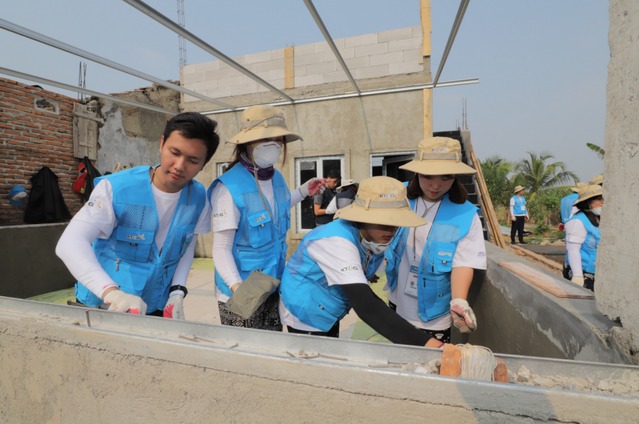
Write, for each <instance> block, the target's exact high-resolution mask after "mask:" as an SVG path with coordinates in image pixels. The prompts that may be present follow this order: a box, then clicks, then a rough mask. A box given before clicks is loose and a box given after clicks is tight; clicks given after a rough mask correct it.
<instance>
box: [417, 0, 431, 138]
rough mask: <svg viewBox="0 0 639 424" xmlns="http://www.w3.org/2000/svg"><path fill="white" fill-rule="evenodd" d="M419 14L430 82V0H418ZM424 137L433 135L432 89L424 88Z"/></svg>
mask: <svg viewBox="0 0 639 424" xmlns="http://www.w3.org/2000/svg"><path fill="white" fill-rule="evenodd" d="M419 14H420V18H421V24H422V64H423V65H424V71H425V73H426V78H427V82H432V80H433V76H432V74H431V72H430V54H431V39H430V34H431V21H430V0H420V2H419ZM423 120H424V138H428V137H432V136H433V90H432V89H431V88H427V89H424V116H423Z"/></svg>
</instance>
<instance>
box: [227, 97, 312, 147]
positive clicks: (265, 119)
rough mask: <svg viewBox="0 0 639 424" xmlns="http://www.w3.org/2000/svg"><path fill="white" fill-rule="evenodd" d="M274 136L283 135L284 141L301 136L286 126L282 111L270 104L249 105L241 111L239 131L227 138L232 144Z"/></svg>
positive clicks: (299, 138) (297, 138)
mask: <svg viewBox="0 0 639 424" xmlns="http://www.w3.org/2000/svg"><path fill="white" fill-rule="evenodd" d="M274 137H284V142H285V143H290V142H291V141H295V140H301V139H302V137H300V136H299V135H297V134H295V133H293V132H291V131H289V130H288V128H287V127H286V120H285V119H284V115H283V114H282V112H280V111H279V110H277V109H276V108H274V107H271V106H264V105H258V106H251V107H249V108H247V109H245V110H244V111H243V112H242V117H241V118H240V132H238V133H237V134H235V135H234V136H233V137H231V138H230V139H229V141H228V142H229V143H232V144H245V143H251V142H253V141H258V140H264V139H268V138H274Z"/></svg>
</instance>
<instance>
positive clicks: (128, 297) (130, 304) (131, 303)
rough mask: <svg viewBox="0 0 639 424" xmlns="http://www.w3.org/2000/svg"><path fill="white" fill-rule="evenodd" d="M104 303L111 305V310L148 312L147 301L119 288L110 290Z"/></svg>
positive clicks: (143, 313)
mask: <svg viewBox="0 0 639 424" xmlns="http://www.w3.org/2000/svg"><path fill="white" fill-rule="evenodd" d="M104 303H106V304H108V305H109V311H115V312H129V313H131V314H138V315H145V314H146V303H144V301H143V300H142V298H141V297H139V296H135V295H133V294H127V293H124V292H123V291H122V290H119V289H118V290H113V291H110V292H108V293H107V294H106V296H104Z"/></svg>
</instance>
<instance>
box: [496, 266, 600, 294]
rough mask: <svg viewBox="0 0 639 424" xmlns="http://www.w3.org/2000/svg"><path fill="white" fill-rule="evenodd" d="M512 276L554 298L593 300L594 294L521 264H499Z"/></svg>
mask: <svg viewBox="0 0 639 424" xmlns="http://www.w3.org/2000/svg"><path fill="white" fill-rule="evenodd" d="M499 265H500V266H502V267H504V268H506V269H507V270H509V271H510V272H512V273H513V274H515V275H517V276H518V277H521V278H522V279H523V280H524V281H526V282H527V283H530V284H532V285H533V286H536V287H539V288H540V289H542V290H544V291H546V292H548V293H550V294H552V295H553V296H555V297H561V298H571V299H594V298H595V296H594V293H593V292H591V291H590V290H587V289H584V288H582V287H579V286H577V285H575V284H573V283H571V282H570V281H568V280H564V279H563V278H562V279H561V280H560V279H558V278H555V277H552V276H550V275H548V274H545V273H543V272H541V271H539V270H537V269H535V268H533V267H531V266H529V265H527V264H525V263H522V262H507V261H504V262H499Z"/></svg>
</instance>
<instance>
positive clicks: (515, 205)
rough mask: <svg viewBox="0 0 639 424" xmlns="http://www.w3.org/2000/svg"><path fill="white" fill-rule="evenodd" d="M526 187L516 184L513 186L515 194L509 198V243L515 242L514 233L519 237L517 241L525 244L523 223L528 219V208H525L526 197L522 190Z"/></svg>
mask: <svg viewBox="0 0 639 424" xmlns="http://www.w3.org/2000/svg"><path fill="white" fill-rule="evenodd" d="M525 190H526V189H525V188H524V187H523V186H520V185H518V186H517V187H515V190H514V192H515V195H514V196H513V197H511V198H510V219H511V220H512V223H511V226H510V243H511V244H517V242H516V241H515V234H517V235H518V237H519V243H521V244H526V241H525V240H524V224H525V222H526V221H528V219H529V216H528V209H527V208H526V197H524V191H525Z"/></svg>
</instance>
